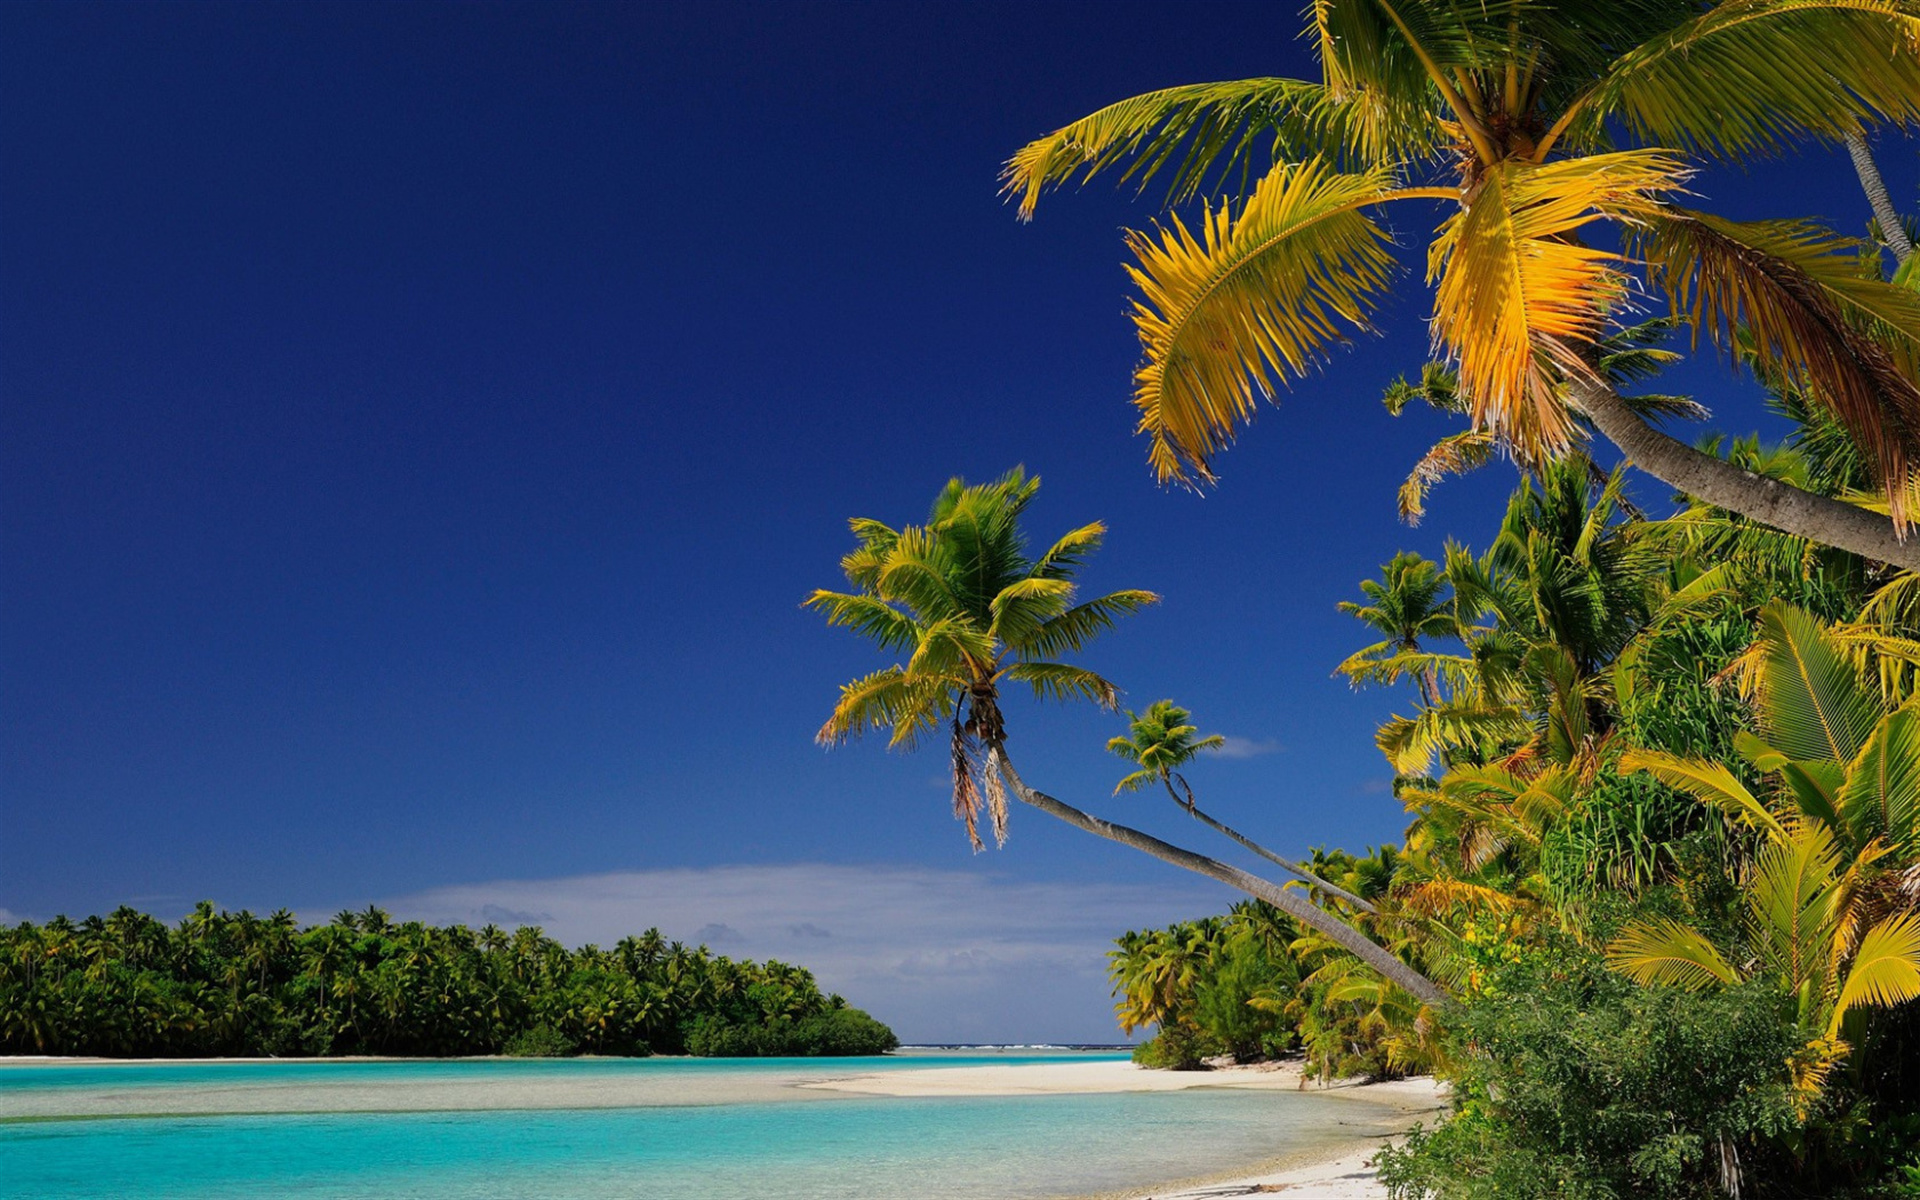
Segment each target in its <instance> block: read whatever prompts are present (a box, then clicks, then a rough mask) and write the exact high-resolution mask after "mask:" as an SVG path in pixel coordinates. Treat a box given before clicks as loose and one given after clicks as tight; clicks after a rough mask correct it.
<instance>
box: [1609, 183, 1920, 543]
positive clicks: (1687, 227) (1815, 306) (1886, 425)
mask: <svg viewBox="0 0 1920 1200" xmlns="http://www.w3.org/2000/svg"><path fill="white" fill-rule="evenodd" d="M1637 248H1638V250H1639V252H1640V253H1641V254H1642V255H1643V256H1644V257H1645V258H1646V260H1647V264H1648V267H1649V270H1650V274H1651V276H1652V278H1653V280H1654V282H1655V283H1656V284H1657V285H1659V286H1660V287H1662V288H1663V289H1664V290H1665V291H1666V292H1667V294H1668V295H1669V296H1670V297H1671V298H1672V300H1673V303H1674V307H1675V310H1676V311H1677V312H1679V313H1681V314H1682V315H1683V316H1684V317H1685V319H1686V320H1687V322H1688V323H1689V324H1690V325H1692V326H1693V328H1694V329H1695V331H1696V332H1698V331H1701V330H1705V331H1706V332H1707V333H1708V334H1710V335H1711V336H1712V337H1713V338H1714V340H1715V341H1717V342H1718V343H1719V344H1720V345H1722V346H1724V347H1728V348H1732V347H1734V346H1735V345H1736V344H1738V345H1739V346H1740V347H1741V349H1742V352H1743V354H1744V356H1745V357H1747V358H1748V360H1749V361H1751V362H1752V363H1753V364H1754V365H1755V367H1756V369H1757V370H1760V371H1762V372H1763V373H1774V374H1777V375H1780V376H1782V377H1785V378H1795V377H1800V376H1804V378H1805V380H1806V382H1807V385H1808V388H1807V391H1808V394H1809V395H1810V396H1811V397H1812V398H1813V399H1814V400H1816V401H1817V402H1818V403H1819V404H1820V405H1822V406H1823V407H1825V408H1826V409H1827V410H1828V411H1830V412H1831V413H1832V414H1833V415H1834V416H1835V417H1836V418H1837V419H1838V420H1839V421H1840V423H1841V425H1842V426H1844V427H1845V429H1846V430H1847V432H1848V434H1849V435H1851V436H1852V438H1853V439H1854V441H1855V442H1856V443H1857V444H1858V445H1859V447H1860V448H1861V449H1862V450H1863V451H1864V452H1865V453H1866V454H1867V456H1868V457H1869V459H1870V460H1871V461H1872V462H1873V463H1874V464H1875V468H1876V472H1875V473H1876V478H1877V480H1878V482H1879V483H1880V484H1881V485H1882V486H1883V487H1884V488H1886V490H1887V495H1888V498H1889V501H1890V502H1891V504H1892V505H1893V510H1894V516H1895V520H1896V521H1904V516H1903V512H1904V504H1903V502H1902V501H1903V497H1904V492H1905V489H1906V487H1907V482H1908V471H1909V468H1910V466H1911V464H1912V463H1913V462H1914V461H1915V458H1916V456H1920V387H1917V386H1916V385H1915V382H1914V380H1913V378H1912V377H1911V375H1910V374H1909V373H1908V372H1907V371H1906V370H1903V369H1902V366H1901V361H1900V360H1901V358H1902V357H1906V358H1909V359H1910V358H1911V352H1912V349H1913V343H1914V341H1915V339H1920V294H1916V293H1914V292H1910V291H1907V290H1906V289H1904V288H1900V287H1896V286H1894V285H1892V284H1887V283H1880V282H1878V281H1875V280H1869V279H1863V278H1861V277H1860V276H1859V273H1858V269H1857V267H1856V266H1855V264H1854V261H1853V258H1852V249H1853V243H1852V242H1851V241H1848V240H1845V239H1839V238H1835V237H1834V236H1833V235H1832V234H1831V233H1828V232H1827V231H1826V230H1823V229H1820V228H1819V227H1818V226H1815V225H1812V224H1810V223H1807V222H1804V221H1764V222H1750V223H1740V222H1735V221H1726V220H1722V219H1721V218H1719V217H1714V216H1709V215H1707V214H1705V213H1696V212H1689V211H1686V210H1683V209H1666V210H1663V211H1662V212H1661V213H1659V214H1657V215H1653V216H1650V217H1648V218H1647V219H1646V220H1645V222H1644V225H1643V233H1642V235H1641V236H1640V237H1639V239H1638V241H1637ZM1890 340H1891V341H1892V342H1893V343H1895V345H1893V346H1892V347H1891V348H1890V345H1889V341H1890ZM1896 350H1898V351H1899V353H1896Z"/></svg>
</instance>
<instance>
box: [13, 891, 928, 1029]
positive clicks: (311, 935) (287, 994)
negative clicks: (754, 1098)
mask: <svg viewBox="0 0 1920 1200" xmlns="http://www.w3.org/2000/svg"><path fill="white" fill-rule="evenodd" d="M898 1045H899V1041H898V1039H896V1038H895V1037H894V1035H893V1031H892V1030H890V1029H888V1028H887V1027H886V1026H885V1025H883V1024H882V1023H880V1022H879V1021H876V1020H874V1019H873V1018H872V1017H870V1016H868V1015H867V1014H866V1013H864V1012H862V1011H860V1010H859V1009H857V1008H850V1007H848V1006H847V1003H846V1001H845V1000H843V999H842V998H841V997H839V996H837V995H826V994H823V993H822V992H821V991H820V988H819V986H818V985H817V984H816V983H815V982H814V978H813V975H812V973H811V972H809V971H807V970H806V969H804V968H801V967H795V966H789V965H787V964H785V963H780V962H775V961H773V960H768V961H766V962H764V963H756V962H736V961H734V960H732V959H729V958H726V957H724V956H716V955H714V954H711V953H709V952H708V951H707V949H706V947H704V946H701V947H697V948H689V947H687V946H685V945H682V944H681V943H679V942H670V941H667V940H666V939H665V938H663V937H662V936H661V934H660V931H659V930H657V929H649V930H648V931H647V932H645V933H643V934H641V935H640V936H638V937H628V938H623V939H622V940H621V941H620V942H618V943H617V944H615V945H614V946H613V947H612V948H611V949H606V950H602V949H600V948H599V947H597V946H591V945H589V946H583V947H581V948H580V949H578V950H569V949H567V948H566V947H565V946H563V945H561V944H560V943H559V942H556V941H554V940H553V939H552V938H550V937H547V936H546V935H545V934H544V933H542V932H541V930H540V929H538V928H537V927H522V928H519V929H515V930H513V931H512V932H508V931H506V930H503V929H500V928H498V927H496V926H493V925H488V926H486V927H485V928H482V929H479V930H474V929H469V928H467V927H466V926H464V925H452V926H447V927H444V928H441V927H435V926H430V925H424V924H421V923H420V922H417V921H406V922H399V923H396V922H394V921H393V920H391V919H390V918H389V917H388V915H387V914H386V913H385V912H382V911H381V910H380V909H378V908H371V907H370V908H368V909H366V910H365V911H364V912H358V913H353V912H343V913H340V914H339V915H337V916H336V917H334V919H333V920H332V921H331V922H330V923H328V924H325V925H315V926H311V927H309V928H304V929H303V928H301V927H300V926H299V924H298V923H297V922H296V921H295V920H294V917H293V914H291V913H289V912H287V911H286V910H285V909H282V910H280V911H278V912H275V913H274V914H272V915H271V916H268V917H257V916H255V915H254V914H252V913H250V912H246V911H244V910H243V911H241V912H237V913H229V912H222V911H216V910H215V909H214V907H213V905H212V904H209V903H206V902H204V901H203V902H201V903H200V904H199V905H198V906H197V907H195V909H194V910H193V912H192V913H191V914H190V915H188V916H187V917H186V918H184V919H183V920H182V921H180V923H179V924H178V925H167V924H166V923H164V922H162V921H159V920H156V919H155V918H153V917H151V916H148V915H147V914H145V913H141V912H137V911H135V910H133V909H131V908H126V907H122V908H120V909H117V910H115V911H114V912H113V913H112V914H111V915H109V916H107V917H104V918H103V917H88V918H87V919H86V920H84V921H81V922H78V923H75V922H73V921H70V920H68V919H66V918H64V917H56V918H54V919H53V920H51V921H49V922H47V923H46V924H44V925H35V924H33V923H31V922H23V923H21V924H20V925H18V926H15V927H13V928H11V929H0V1054H72V1055H101V1056H111V1057H202V1056H204V1057H218V1056H269V1055H270V1056H282V1057H306V1056H319V1055H345V1054H382V1055H410V1056H411V1055H421V1056H452V1055H478V1054H515V1055H565V1054H608V1055H628V1056H638V1055H649V1054H697V1055H714V1056H755V1055H854V1054H881V1053H885V1052H886V1051H889V1050H892V1049H894V1048H895V1047H896V1046H898Z"/></svg>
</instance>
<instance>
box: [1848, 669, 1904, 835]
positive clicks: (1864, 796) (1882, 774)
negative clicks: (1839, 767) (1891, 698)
mask: <svg viewBox="0 0 1920 1200" xmlns="http://www.w3.org/2000/svg"><path fill="white" fill-rule="evenodd" d="M1838 802H1839V803H1838V808H1839V812H1840V817H1841V819H1842V820H1844V821H1845V822H1846V824H1847V827H1848V828H1849V829H1850V830H1851V831H1852V833H1853V841H1854V842H1855V843H1856V844H1864V843H1866V842H1869V841H1872V840H1874V839H1876V838H1879V839H1882V840H1884V841H1885V842H1886V843H1887V844H1888V845H1890V846H1892V847H1893V848H1895V849H1896V850H1899V851H1902V852H1904V853H1907V854H1911V853H1912V852H1913V851H1914V850H1915V849H1917V848H1920V707H1915V706H1913V705H1909V706H1908V707H1906V708H1903V709H1901V710H1899V711H1898V712H1893V713H1889V714H1887V716H1885V717H1883V718H1882V719H1881V721H1880V723H1879V724H1878V725H1876V726H1875V727H1874V730H1873V733H1872V734H1871V735H1870V736H1869V737H1868V738H1867V742H1866V745H1864V746H1862V747H1861V748H1860V753H1859V754H1858V755H1856V756H1855V757H1854V759H1853V761H1852V762H1851V763H1849V764H1848V765H1847V768H1846V775H1845V782H1844V783H1843V784H1842V785H1841V787H1840V793H1839V797H1838Z"/></svg>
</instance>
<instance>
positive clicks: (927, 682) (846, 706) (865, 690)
mask: <svg viewBox="0 0 1920 1200" xmlns="http://www.w3.org/2000/svg"><path fill="white" fill-rule="evenodd" d="M957 682H958V681H952V680H932V679H921V680H913V679H909V678H907V674H906V672H905V671H903V670H901V669H900V668H899V667H897V666H896V667H887V668H886V669H884V670H880V671H875V672H873V673H872V674H871V675H864V676H862V677H860V678H859V679H856V680H854V681H853V682H851V683H849V684H846V685H845V686H843V687H842V688H841V689H840V702H839V703H838V704H836V705H835V706H834V709H833V715H832V716H831V717H829V718H827V723H826V724H824V725H822V726H821V727H820V732H819V733H818V734H816V735H815V740H816V741H818V742H819V743H820V744H821V745H823V746H831V745H837V744H838V743H840V742H844V741H846V740H847V739H848V738H853V737H858V736H859V735H860V734H862V733H865V732H866V731H867V730H869V729H891V730H892V731H893V739H892V742H891V744H892V745H894V746H897V747H901V748H904V749H912V748H913V747H914V746H916V745H917V744H918V743H919V740H920V738H921V737H923V736H925V735H926V734H927V733H928V732H929V731H930V730H932V729H933V728H935V727H936V726H937V725H939V723H940V722H941V721H943V720H945V719H946V718H947V717H948V716H949V715H951V713H952V711H953V702H952V700H951V698H950V689H951V687H952V685H953V684H955V683H957Z"/></svg>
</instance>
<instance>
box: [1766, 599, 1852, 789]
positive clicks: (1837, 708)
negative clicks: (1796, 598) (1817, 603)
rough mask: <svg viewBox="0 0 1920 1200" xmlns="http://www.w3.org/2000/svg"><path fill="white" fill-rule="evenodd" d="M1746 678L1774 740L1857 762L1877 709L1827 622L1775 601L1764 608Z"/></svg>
mask: <svg viewBox="0 0 1920 1200" xmlns="http://www.w3.org/2000/svg"><path fill="white" fill-rule="evenodd" d="M1759 626H1760V637H1759V639H1758V641H1757V642H1756V643H1755V646H1754V650H1755V652H1756V653H1755V655H1754V658H1753V659H1752V660H1751V663H1752V666H1751V671H1750V674H1749V677H1748V678H1747V680H1745V681H1744V682H1746V683H1747V684H1748V686H1749V687H1750V689H1751V692H1752V694H1753V697H1754V701H1755V709H1756V711H1757V714H1758V716H1759V719H1760V725H1761V731H1762V732H1763V733H1764V734H1765V735H1766V738H1767V742H1768V743H1769V744H1770V745H1772V746H1775V747H1778V748H1779V749H1780V750H1782V751H1784V752H1785V753H1786V754H1787V755H1788V756H1789V757H1791V758H1794V759H1802V760H1804V759H1820V758H1828V759H1832V760H1833V761H1835V762H1841V763H1845V762H1851V761H1852V760H1853V756H1854V755H1855V754H1858V753H1859V752H1860V747H1861V746H1862V745H1864V744H1865V743H1866V740H1867V735H1868V734H1869V733H1871V732H1872V730H1873V726H1874V722H1875V719H1876V717H1877V715H1878V714H1876V713H1875V711H1874V705H1873V704H1872V703H1871V701H1870V699H1869V698H1868V696H1867V695H1866V693H1865V691H1864V690H1863V689H1862V688H1861V686H1860V678H1859V675H1858V674H1857V673H1856V672H1855V671H1854V669H1853V664H1852V663H1850V662H1848V661H1847V658H1846V655H1845V654H1844V653H1842V652H1841V650H1840V648H1839V647H1838V646H1837V645H1835V644H1834V642H1833V640H1832V639H1831V638H1829V637H1828V636H1827V633H1826V631H1825V630H1824V629H1823V628H1822V627H1821V625H1820V623H1819V622H1818V621H1816V620H1815V619H1814V618H1813V617H1811V616H1809V615H1808V614H1807V613H1805V612H1803V611H1802V610H1800V609H1798V608H1795V607H1793V606H1792V605H1789V604H1785V603H1782V602H1780V601H1774V602H1773V603H1771V604H1768V605H1766V606H1765V607H1764V608H1762V609H1761V610H1760V619H1759Z"/></svg>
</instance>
